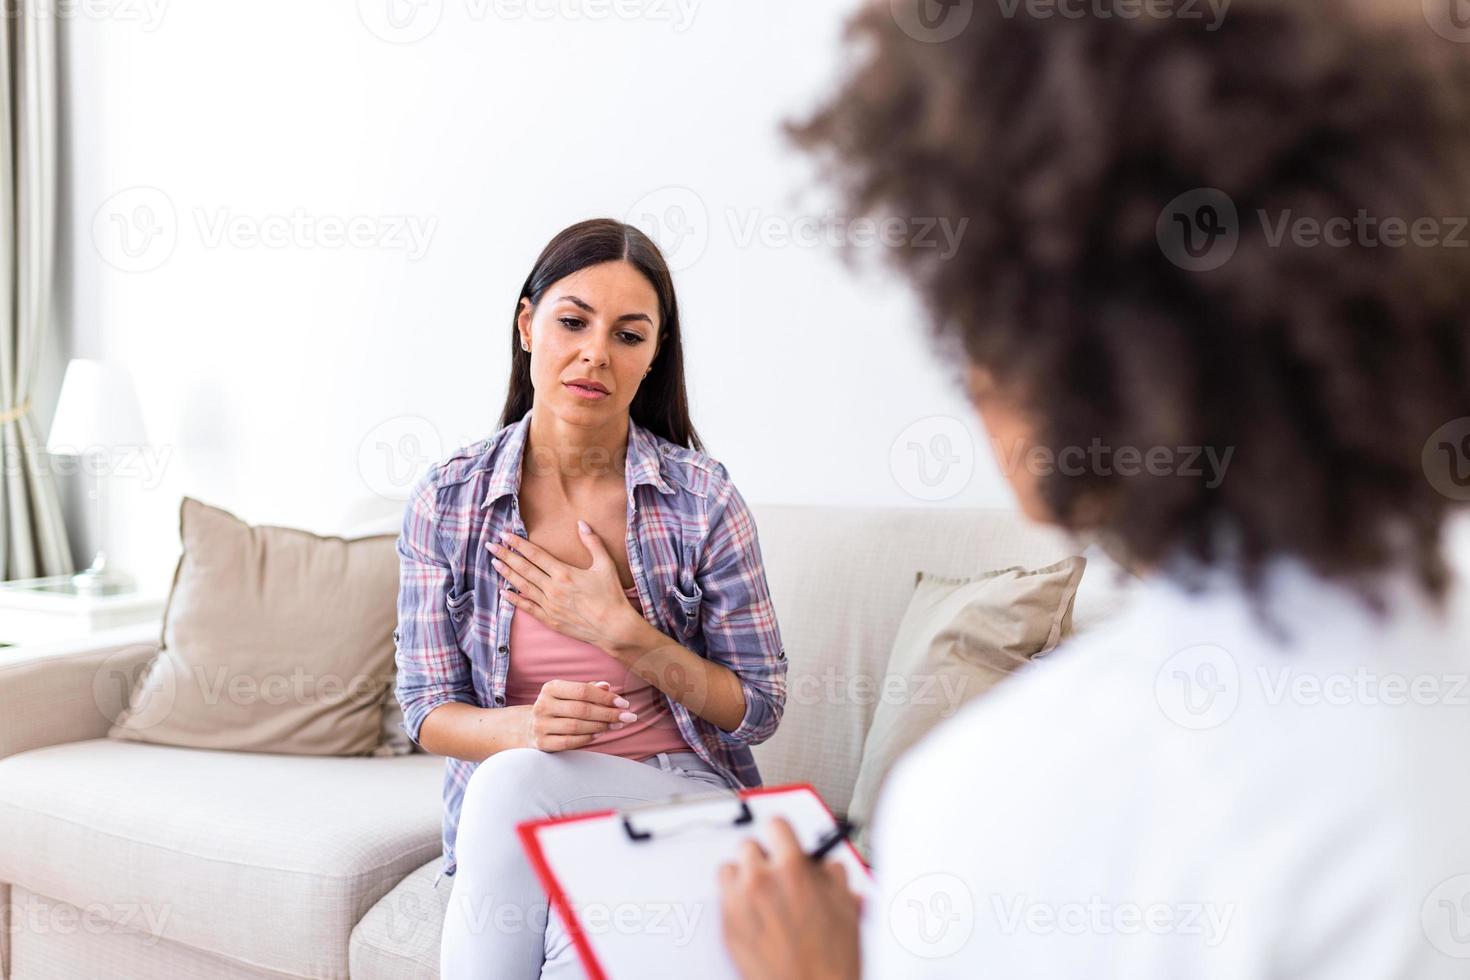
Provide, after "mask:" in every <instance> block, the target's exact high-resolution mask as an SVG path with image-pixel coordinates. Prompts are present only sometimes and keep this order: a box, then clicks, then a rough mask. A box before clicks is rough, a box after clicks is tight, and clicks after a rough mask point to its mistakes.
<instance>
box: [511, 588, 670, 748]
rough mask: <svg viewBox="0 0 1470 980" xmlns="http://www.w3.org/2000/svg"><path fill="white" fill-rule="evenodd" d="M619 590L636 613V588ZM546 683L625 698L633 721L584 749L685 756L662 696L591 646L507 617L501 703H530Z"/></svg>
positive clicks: (521, 617) (523, 616) (526, 619)
mask: <svg viewBox="0 0 1470 980" xmlns="http://www.w3.org/2000/svg"><path fill="white" fill-rule="evenodd" d="M623 591H624V594H625V595H627V597H628V601H629V602H631V603H632V604H633V608H634V609H637V610H638V611H639V612H642V611H643V610H642V606H641V603H639V601H638V589H637V588H636V587H632V588H628V589H624V590H623ZM551 680H563V681H583V682H587V683H592V682H595V681H607V682H608V684H610V685H611V686H612V691H613V693H614V694H621V695H622V696H623V697H625V698H627V699H628V703H629V707H628V708H627V710H628V711H631V712H633V713H634V714H636V715H637V716H638V720H637V721H633V722H628V723H627V724H625V725H624V726H623V727H622V728H620V729H618V730H617V731H615V732H603V733H602V734H600V735H598V736H597V737H596V738H595V739H593V740H592V741H591V742H589V743H588V744H587V745H584V746H583V748H584V749H590V750H591V751H593V752H606V753H608V754H609V755H620V756H622V757H624V758H626V759H634V760H642V759H646V758H648V757H649V756H652V755H657V754H658V753H660V752H688V751H690V749H689V743H687V742H685V741H684V736H683V735H681V734H679V727H678V725H677V723H676V722H675V720H674V713H673V711H672V710H671V709H670V707H669V702H668V699H667V698H665V697H664V694H663V692H662V691H660V690H659V689H658V688H656V687H654V686H653V685H652V684H650V683H648V682H647V681H645V680H644V679H643V678H641V677H639V676H638V675H637V674H635V673H633V672H632V671H631V670H629V669H628V668H627V667H625V666H623V665H622V664H621V663H619V662H618V661H617V660H615V659H614V658H613V657H612V656H611V655H610V654H608V653H606V652H604V651H603V650H601V649H599V648H598V647H595V646H593V645H592V644H591V643H585V642H583V641H582V640H575V639H573V638H571V637H570V636H565V635H563V634H561V633H558V632H557V631H556V630H554V629H552V628H551V627H549V626H547V625H545V624H544V623H542V622H541V621H540V620H538V619H537V618H536V617H535V616H532V615H531V614H529V613H523V612H517V613H515V614H513V615H512V616H511V619H510V667H509V669H508V671H507V673H506V678H505V703H506V704H533V703H535V701H536V696H537V695H539V694H540V693H541V687H542V685H544V684H545V683H546V682H547V681H551Z"/></svg>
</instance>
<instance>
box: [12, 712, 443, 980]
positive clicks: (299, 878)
mask: <svg viewBox="0 0 1470 980" xmlns="http://www.w3.org/2000/svg"><path fill="white" fill-rule="evenodd" d="M442 773H443V760H442V759H440V758H438V757H436V756H423V755H409V756H398V757H392V758H371V757H326V756H294V755H266V754H255V753H243V752H219V751H212V750H207V749H187V748H177V747H173V746H162V745H149V744H142V743H135V742H120V741H117V740H114V739H106V738H102V739H93V740H90V741H84V742H73V743H68V744H63V745H53V746H49V747H46V748H41V749H33V750H31V751H29V752H22V753H20V754H18V755H13V756H10V757H9V758H6V759H0V840H3V841H4V842H5V845H4V846H3V847H0V881H8V882H12V883H14V884H17V885H22V886H24V887H25V888H27V889H30V890H31V891H33V892H36V893H39V894H42V895H48V896H51V897H53V898H55V899H59V900H61V901H64V902H68V903H70V904H72V905H76V906H79V907H82V908H84V909H85V908H89V907H90V908H92V909H95V910H96V912H97V913H99V914H101V915H104V916H106V917H107V918H111V919H117V918H121V917H127V918H128V920H129V921H128V923H126V924H128V925H132V926H134V927H137V926H139V925H141V926H142V927H143V928H146V929H147V930H148V931H150V932H151V933H153V934H155V935H159V936H161V937H163V938H165V939H169V940H173V941H175V942H178V943H183V944H185V945H188V946H192V947H195V948H196V949H200V950H205V951H208V952H212V953H216V954H219V955H222V956H226V957H229V958H231V959H234V960H238V961H241V962H243V963H247V964H250V965H251V966H253V967H256V968H263V969H270V970H276V971H279V972H281V973H285V974H289V975H294V976H301V977H346V976H347V958H348V957H347V953H348V939H349V936H350V935H351V932H352V928H353V926H354V925H356V924H357V921H358V920H359V919H360V918H361V917H362V916H363V914H364V913H366V912H367V910H368V909H369V908H371V907H372V906H373V905H374V904H375V903H376V902H377V901H378V899H380V898H382V897H383V895H384V894H386V893H387V892H388V891H389V890H390V889H392V888H393V887H394V886H395V885H397V884H398V882H399V881H400V880H402V878H403V877H404V876H405V875H407V874H408V873H409V872H411V871H413V870H414V869H415V868H418V867H420V866H422V865H423V864H424V863H425V862H426V861H430V860H431V859H433V858H434V857H435V856H436V855H437V854H439V851H440V847H441V845H440V836H439V835H440V799H439V791H440V781H441V776H442Z"/></svg>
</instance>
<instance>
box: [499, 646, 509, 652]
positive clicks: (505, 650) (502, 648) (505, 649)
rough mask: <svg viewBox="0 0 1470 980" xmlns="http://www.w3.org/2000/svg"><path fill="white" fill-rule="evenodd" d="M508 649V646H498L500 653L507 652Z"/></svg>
mask: <svg viewBox="0 0 1470 980" xmlns="http://www.w3.org/2000/svg"><path fill="white" fill-rule="evenodd" d="M509 650H510V647H501V648H500V652H501V653H507V652H509Z"/></svg>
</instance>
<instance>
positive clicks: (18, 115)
mask: <svg viewBox="0 0 1470 980" xmlns="http://www.w3.org/2000/svg"><path fill="white" fill-rule="evenodd" d="M0 4H3V7H4V13H5V16H4V17H3V18H0V115H3V119H0V580H7V579H15V578H35V577H39V576H43V575H62V574H66V573H69V572H71V571H73V566H72V560H71V548H70V545H69V543H68V541H67V536H66V525H65V524H64V523H63V522H62V516H61V501H60V499H59V497H58V495H57V490H56V483H55V481H54V479H53V478H52V473H51V471H50V468H49V465H48V462H47V461H48V459H49V457H46V456H45V455H44V454H43V453H42V448H43V445H44V443H43V441H42V440H40V439H39V438H37V432H36V425H35V420H34V418H33V417H32V415H31V385H32V384H33V382H34V379H35V375H36V369H37V365H38V364H39V361H40V352H41V346H42V344H43V343H44V342H45V339H46V336H47V333H48V331H50V330H51V328H52V324H51V297H52V282H53V276H52V270H53V265H54V260H55V243H56V143H57V134H56V126H57V120H56V85H57V69H56V14H55V10H56V5H55V4H54V2H52V0H0Z"/></svg>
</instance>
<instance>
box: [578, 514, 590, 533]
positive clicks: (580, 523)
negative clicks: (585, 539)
mask: <svg viewBox="0 0 1470 980" xmlns="http://www.w3.org/2000/svg"><path fill="white" fill-rule="evenodd" d="M577 527H578V528H580V529H581V531H582V533H583V534H586V533H588V532H589V531H591V530H592V528H590V527H588V526H587V522H586V521H584V520H582V519H581V518H578V519H577Z"/></svg>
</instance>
